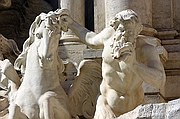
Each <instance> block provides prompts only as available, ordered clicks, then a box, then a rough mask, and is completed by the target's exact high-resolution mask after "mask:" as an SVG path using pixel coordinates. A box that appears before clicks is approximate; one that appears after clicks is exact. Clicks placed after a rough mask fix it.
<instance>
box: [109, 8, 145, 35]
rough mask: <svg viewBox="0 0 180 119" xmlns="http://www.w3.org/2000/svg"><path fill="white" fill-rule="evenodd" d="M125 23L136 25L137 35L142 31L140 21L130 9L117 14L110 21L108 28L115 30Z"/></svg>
mask: <svg viewBox="0 0 180 119" xmlns="http://www.w3.org/2000/svg"><path fill="white" fill-rule="evenodd" d="M125 21H127V22H132V23H134V24H136V28H137V34H139V33H140V32H141V30H142V25H141V20H140V18H139V17H138V15H137V14H136V13H135V12H134V11H133V10H131V9H127V10H123V11H121V12H119V13H117V14H116V15H115V17H114V19H112V20H111V21H110V26H112V27H113V28H114V29H115V30H116V29H117V27H118V26H119V24H120V23H124V22H125Z"/></svg>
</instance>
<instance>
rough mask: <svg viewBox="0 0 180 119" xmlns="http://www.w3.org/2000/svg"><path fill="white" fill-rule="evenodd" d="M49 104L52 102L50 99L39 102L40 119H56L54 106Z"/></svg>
mask: <svg viewBox="0 0 180 119" xmlns="http://www.w3.org/2000/svg"><path fill="white" fill-rule="evenodd" d="M49 102H50V99H48V98H44V99H42V98H41V99H40V101H39V108H40V113H39V117H40V119H54V113H53V109H52V105H50V103H49Z"/></svg>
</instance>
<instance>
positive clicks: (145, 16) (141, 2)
mask: <svg viewBox="0 0 180 119" xmlns="http://www.w3.org/2000/svg"><path fill="white" fill-rule="evenodd" d="M125 9H132V10H134V11H135V12H136V13H137V14H138V16H139V17H140V18H141V21H142V24H143V25H145V26H152V0H105V19H106V26H108V24H109V21H110V20H111V19H112V18H113V17H114V16H115V14H117V13H118V12H120V11H122V10H125Z"/></svg>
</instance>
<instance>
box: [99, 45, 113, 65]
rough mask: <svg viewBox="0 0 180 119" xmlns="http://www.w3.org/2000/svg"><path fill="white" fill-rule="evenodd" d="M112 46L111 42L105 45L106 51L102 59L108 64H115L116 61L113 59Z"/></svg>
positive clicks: (104, 50)
mask: <svg viewBox="0 0 180 119" xmlns="http://www.w3.org/2000/svg"><path fill="white" fill-rule="evenodd" d="M110 45H111V42H106V43H105V44H104V49H103V52H102V58H103V60H104V62H107V63H112V62H114V59H113V57H112V48H111V47H110Z"/></svg>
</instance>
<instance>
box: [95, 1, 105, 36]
mask: <svg viewBox="0 0 180 119" xmlns="http://www.w3.org/2000/svg"><path fill="white" fill-rule="evenodd" d="M94 23H95V24H94V31H95V32H96V33H99V32H100V31H102V30H103V29H104V27H105V0H94Z"/></svg>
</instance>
